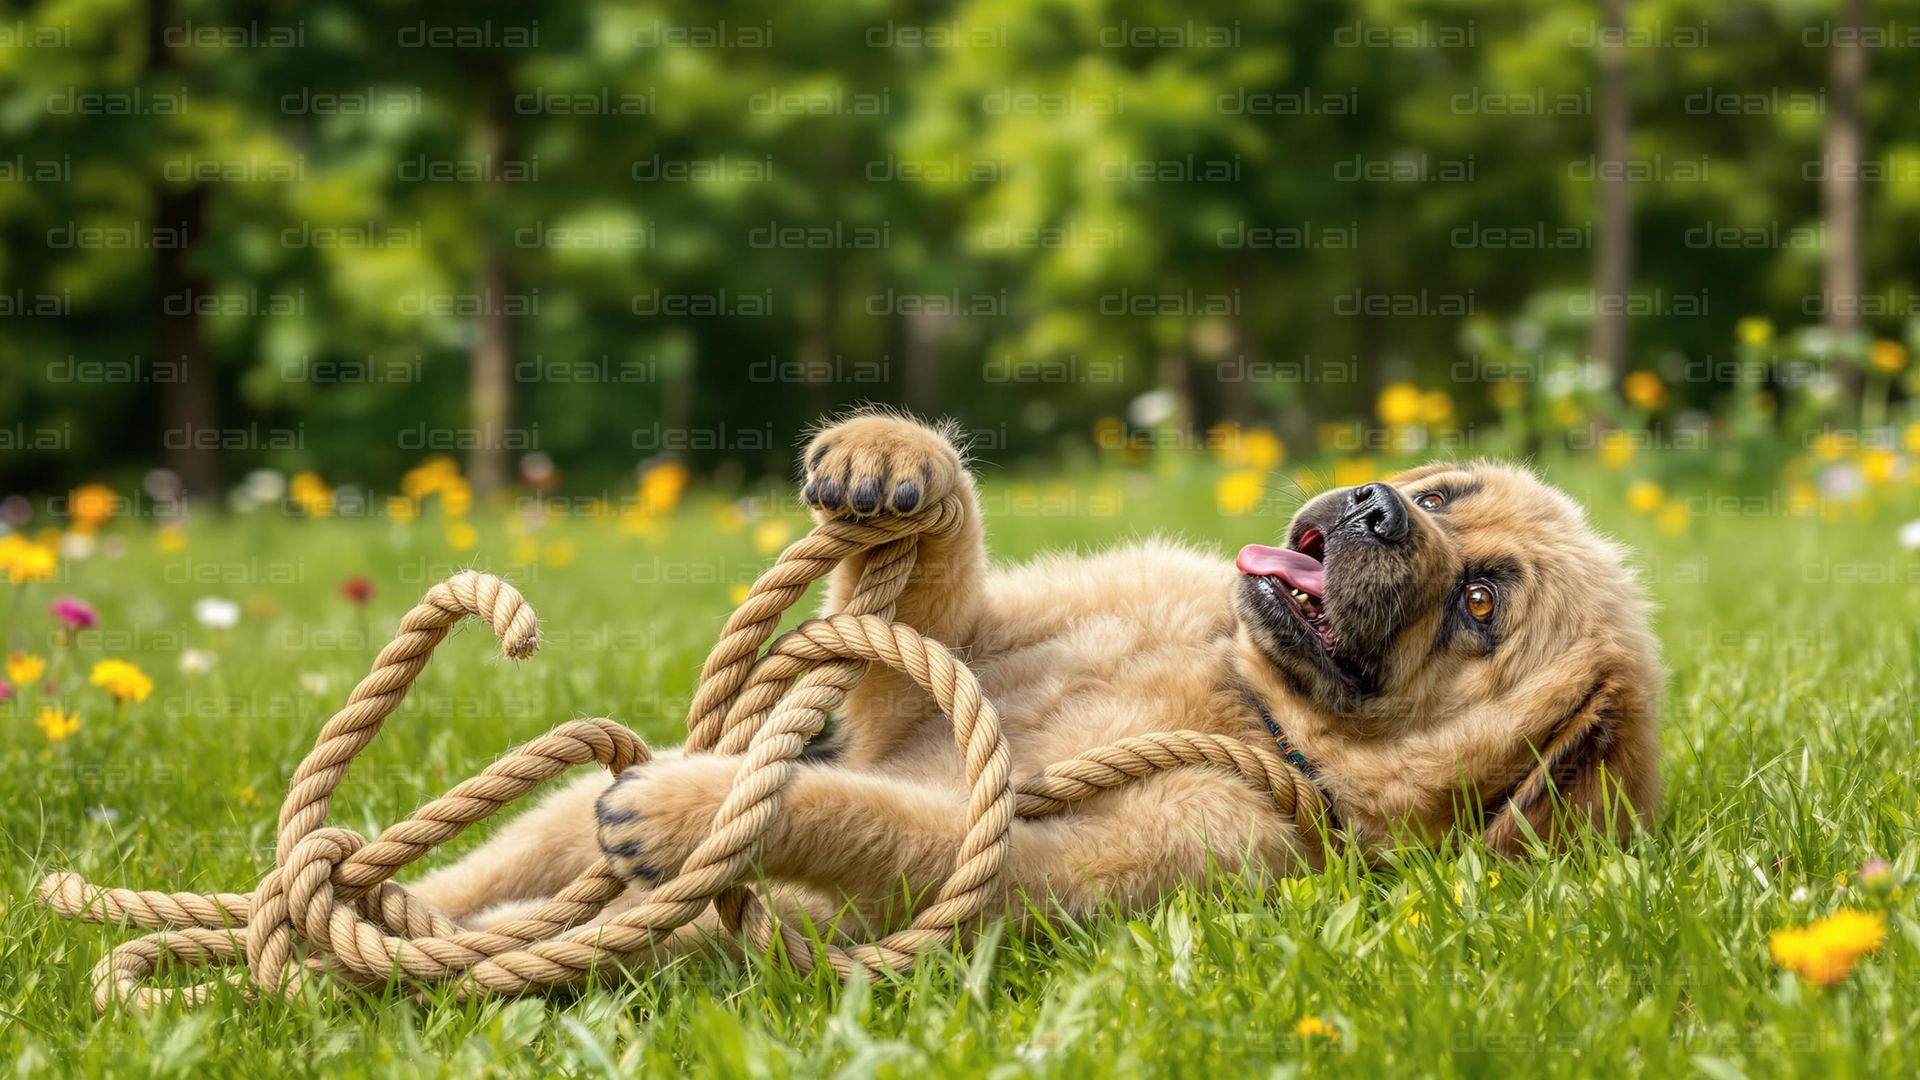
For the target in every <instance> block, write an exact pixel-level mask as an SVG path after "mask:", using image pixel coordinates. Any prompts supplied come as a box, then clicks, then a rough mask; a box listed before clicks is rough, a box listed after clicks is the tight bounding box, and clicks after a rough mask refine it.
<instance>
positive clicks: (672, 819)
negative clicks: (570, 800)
mask: <svg viewBox="0 0 1920 1080" xmlns="http://www.w3.org/2000/svg"><path fill="white" fill-rule="evenodd" d="M739 764H740V762H739V759H738V758H734V757H721V756H719V755H695V756H693V757H684V758H664V759H660V760H657V761H652V762H649V763H647V764H645V765H635V766H633V767H632V768H630V769H628V770H627V771H625V772H623V773H621V774H620V775H619V776H618V777H617V778H616V779H615V780H614V782H613V786H612V787H610V788H608V789H607V790H606V791H604V792H602V793H601V794H600V798H599V800H598V801H596V802H595V803H594V804H593V820H594V828H595V835H596V837H597V839H598V840H599V842H600V852H601V854H603V855H605V856H606V858H607V866H608V868H609V869H611V870H612V871H613V873H614V874H615V876H617V877H620V878H622V879H624V880H626V881H629V882H632V883H633V884H636V885H641V886H645V887H649V888H650V887H652V886H655V885H658V884H660V883H661V882H663V881H665V880H667V879H668V878H671V877H673V876H674V875H675V874H678V873H679V872H680V866H681V864H683V863H685V862H686V861H687V856H688V855H690V854H692V852H693V849H694V848H696V847H698V846H699V845H700V842H701V841H702V840H705V839H706V838H707V834H708V833H709V832H710V831H711V830H712V828H713V815H714V813H715V811H717V810H719V809H720V803H721V802H722V801H724V800H725V799H726V796H727V791H728V789H729V788H731V787H732V785H733V774H734V773H735V772H736V771H737V770H738V768H739Z"/></svg>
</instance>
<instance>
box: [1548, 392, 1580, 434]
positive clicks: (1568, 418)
mask: <svg viewBox="0 0 1920 1080" xmlns="http://www.w3.org/2000/svg"><path fill="white" fill-rule="evenodd" d="M1585 415H1586V413H1584V412H1581V411H1580V406H1578V405H1576V404H1574V403H1573V402H1572V401H1569V400H1567V399H1566V398H1562V399H1560V400H1559V401H1556V402H1554V403H1553V422H1554V423H1556V424H1559V425H1560V426H1561V427H1572V426H1573V425H1575V424H1577V423H1579V422H1580V418H1581V417H1583V416H1585Z"/></svg>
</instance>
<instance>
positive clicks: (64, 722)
mask: <svg viewBox="0 0 1920 1080" xmlns="http://www.w3.org/2000/svg"><path fill="white" fill-rule="evenodd" d="M33 726H34V727H37V728H39V729H40V731H41V733H42V734H44V735H46V737H47V741H48V742H65V741H66V740H67V739H68V738H69V737H70V736H72V735H73V733H74V732H76V731H79V730H80V714H79V713H78V712H68V711H67V710H65V709H62V708H61V707H60V706H58V705H42V706H40V711H39V712H37V713H35V714H34V716H33Z"/></svg>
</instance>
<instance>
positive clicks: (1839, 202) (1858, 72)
mask: <svg viewBox="0 0 1920 1080" xmlns="http://www.w3.org/2000/svg"><path fill="white" fill-rule="evenodd" d="M1865 22H1866V4H1865V0H1846V2H1845V3H1844V4H1843V5H1842V7H1841V23H1842V28H1844V29H1847V30H1851V31H1853V33H1851V34H1847V35H1836V37H1841V36H1844V39H1845V40H1844V43H1842V44H1836V45H1833V46H1831V51H1830V52H1829V53H1828V57H1827V60H1828V82H1829V84H1830V85H1829V86H1828V93H1827V97H1828V99H1829V105H1830V107H1831V109H1832V111H1831V112H1829V113H1828V114H1827V128H1826V138H1825V140H1824V141H1825V146H1824V147H1823V154H1824V157H1823V160H1822V162H1821V166H1822V170H1821V181H1820V195H1821V202H1822V203H1823V204H1824V210H1825V211H1826V251H1825V255H1826V264H1825V267H1824V277H1825V279H1826V280H1825V281H1824V282H1823V283H1822V284H1823V285H1824V288H1825V291H1826V297H1825V299H1826V304H1825V307H1826V313H1827V318H1826V322H1827V327H1828V328H1829V329H1831V330H1834V331H1836V332H1837V333H1841V334H1853V333H1856V332H1858V331H1859V329H1860V304H1859V299H1860V291H1861V277H1862V273H1861V267H1860V223H1861V207H1860V173H1859V163H1860V156H1861V154H1862V152H1863V149H1864V143H1865V138H1864V136H1863V134H1862V132H1861V125H1860V88H1861V86H1862V84H1864V83H1865V82H1866V79H1867V50H1866V49H1864V48H1862V47H1861V45H1860V36H1859V31H1860V28H1861V26H1862V25H1863V24H1865Z"/></svg>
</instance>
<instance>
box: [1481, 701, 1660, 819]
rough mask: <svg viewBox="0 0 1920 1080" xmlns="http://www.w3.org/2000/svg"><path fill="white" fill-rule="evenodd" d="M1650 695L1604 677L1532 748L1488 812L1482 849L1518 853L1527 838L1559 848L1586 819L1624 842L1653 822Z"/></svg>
mask: <svg viewBox="0 0 1920 1080" xmlns="http://www.w3.org/2000/svg"><path fill="white" fill-rule="evenodd" d="M1658 729H1659V719H1658V716H1657V715H1656V707H1655V691H1654V689H1653V688H1652V687H1651V686H1648V685H1645V684H1644V683H1643V682H1641V681H1640V680H1634V679H1630V678H1622V677H1619V676H1612V675H1609V676H1604V677H1602V678H1600V679H1598V680H1596V681H1595V682H1593V683H1592V684H1590V685H1589V687H1588V689H1587V691H1586V693H1585V694H1584V695H1583V696H1582V697H1580V699H1579V704H1577V705H1576V706H1575V707H1574V708H1573V709H1572V710H1571V711H1569V712H1567V713H1565V714H1564V715H1563V716H1562V717H1561V719H1560V720H1559V721H1558V722H1557V723H1555V724H1554V725H1553V726H1552V728H1550V729H1549V730H1548V733H1547V736H1546V740H1545V742H1544V743H1543V744H1541V745H1538V746H1535V747H1532V748H1531V752H1530V754H1529V758H1528V762H1529V764H1530V765H1531V768H1530V769H1529V770H1528V771H1526V772H1525V774H1524V775H1523V776H1522V777H1521V778H1520V781H1519V782H1518V783H1517V784H1514V785H1513V786H1512V787H1511V788H1509V789H1508V790H1507V791H1506V793H1505V794H1504V795H1503V796H1501V797H1499V798H1496V799H1495V800H1494V801H1493V802H1491V803H1489V804H1487V807H1486V822H1487V825H1486V832H1485V834H1484V836H1485V839H1486V842H1487V845H1488V846H1489V847H1491V848H1493V849H1494V850H1495V851H1498V852H1500V853H1502V854H1505V855H1518V854H1520V853H1521V852H1522V851H1523V850H1524V848H1525V845H1526V840H1527V837H1528V836H1529V835H1533V836H1538V837H1541V838H1543V839H1545V840H1546V841H1547V842H1548V843H1549V844H1564V843H1565V842H1566V840H1567V838H1568V835H1569V834H1570V833H1571V831H1572V830H1573V828H1576V827H1577V825H1578V823H1579V821H1581V820H1582V819H1585V820H1586V821H1589V822H1591V823H1592V824H1593V827H1594V829H1595V830H1596V831H1598V832H1601V833H1604V834H1606V835H1610V836H1614V837H1616V838H1622V839H1624V838H1625V837H1626V836H1628V835H1629V834H1630V833H1631V832H1632V831H1633V829H1634V828H1635V826H1636V825H1639V824H1644V823H1645V822H1646V821H1648V820H1650V819H1651V817H1652V815H1653V811H1654V809H1655V807H1656V804H1657V803H1658V801H1659V798H1660V763H1659V754H1658V747H1657V735H1658Z"/></svg>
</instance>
